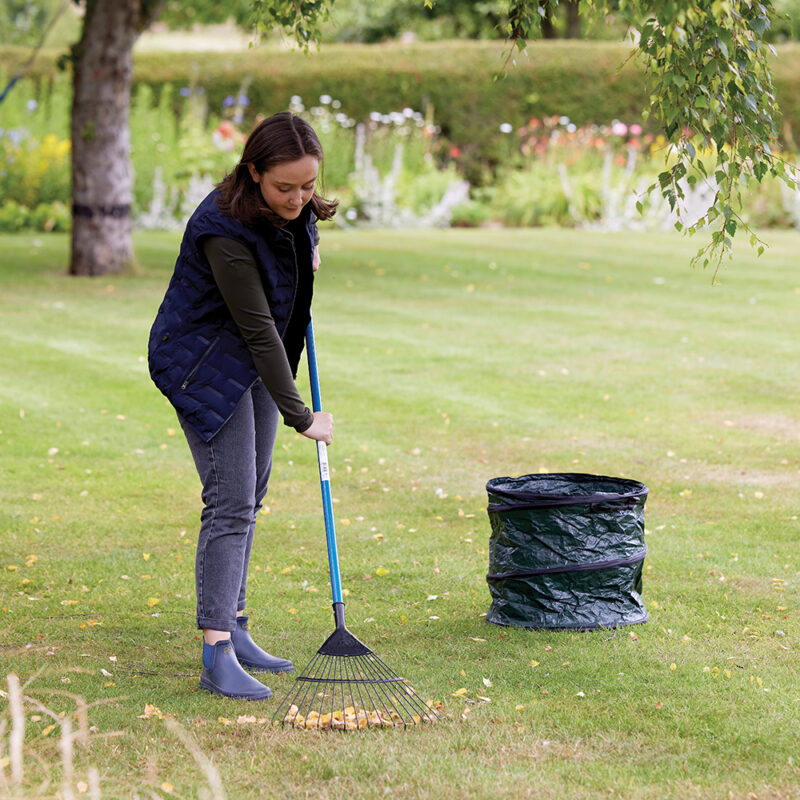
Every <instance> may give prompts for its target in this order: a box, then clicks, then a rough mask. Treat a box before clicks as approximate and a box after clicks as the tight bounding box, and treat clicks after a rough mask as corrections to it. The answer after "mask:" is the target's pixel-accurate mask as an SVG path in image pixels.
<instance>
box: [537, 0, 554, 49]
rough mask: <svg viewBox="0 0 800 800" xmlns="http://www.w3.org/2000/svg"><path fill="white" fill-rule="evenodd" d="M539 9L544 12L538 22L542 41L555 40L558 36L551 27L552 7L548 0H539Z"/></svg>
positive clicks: (552, 26)
mask: <svg viewBox="0 0 800 800" xmlns="http://www.w3.org/2000/svg"><path fill="white" fill-rule="evenodd" d="M539 7H540V8H542V9H543V10H544V14H543V15H542V16H541V19H540V20H539V28H540V30H541V32H542V38H543V39H556V38H557V37H558V34H557V33H556V29H555V27H554V25H553V6H552V5H551V4H550V0H540V2H539Z"/></svg>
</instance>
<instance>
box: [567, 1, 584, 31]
mask: <svg viewBox="0 0 800 800" xmlns="http://www.w3.org/2000/svg"><path fill="white" fill-rule="evenodd" d="M564 5H565V6H566V12H567V25H566V29H565V30H564V38H566V39H580V38H581V19H580V16H579V11H580V8H579V6H578V0H566V2H565V3H564Z"/></svg>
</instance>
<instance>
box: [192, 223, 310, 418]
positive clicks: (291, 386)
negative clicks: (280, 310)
mask: <svg viewBox="0 0 800 800" xmlns="http://www.w3.org/2000/svg"><path fill="white" fill-rule="evenodd" d="M203 252H204V253H205V256H206V258H207V259H208V263H209V264H210V265H211V271H212V273H213V275H214V280H215V281H216V282H217V286H218V287H219V290H220V293H221V294H222V297H223V298H224V300H225V303H226V305H227V306H228V309H229V310H230V312H231V316H232V317H233V319H234V321H235V322H236V324H237V326H238V327H239V332H240V333H241V334H242V338H243V339H244V340H245V343H246V344H247V347H248V349H249V350H250V355H251V356H252V357H253V363H254V364H255V367H256V371H257V372H258V375H259V377H260V378H261V380H262V381H263V382H264V386H265V387H266V388H267V391H268V392H269V393H270V395H271V396H272V399H273V400H274V401H275V405H277V406H278V411H280V414H281V416H282V417H283V421H284V422H285V423H286V424H287V425H289V426H290V427H292V428H294V429H295V430H296V431H297V432H298V433H302V432H303V431H306V430H308V428H310V427H311V423H312V422H313V421H314V415H313V414H312V412H311V410H310V409H309V408H308V407H307V406H306V405H305V403H303V400H302V399H301V397H300V393H299V392H298V391H297V386H296V385H295V382H294V378H293V377H292V370H291V368H290V366H289V360H288V359H287V357H286V350H285V349H284V347H283V342H282V341H281V337H280V335H279V334H278V329H277V327H276V326H275V320H274V319H273V316H272V312H271V311H270V308H269V303H268V302H267V296H266V294H265V292H264V286H263V284H262V283H261V276H260V274H259V272H258V267H257V266H256V262H255V259H254V257H253V254H252V253H251V252H250V250H249V249H248V248H247V247H246V246H245V245H243V244H242V243H241V242H237V241H235V240H233V239H228V238H227V237H225V236H211V237H209V238H208V239H206V240H205V241H204V242H203Z"/></svg>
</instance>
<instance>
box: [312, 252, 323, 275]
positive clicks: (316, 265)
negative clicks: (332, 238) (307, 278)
mask: <svg viewBox="0 0 800 800" xmlns="http://www.w3.org/2000/svg"><path fill="white" fill-rule="evenodd" d="M321 263H322V260H321V259H320V257H319V245H315V247H314V260H313V261H312V262H311V266H312V267H313V268H314V272H316V271H317V270H318V269H319V265H320V264H321Z"/></svg>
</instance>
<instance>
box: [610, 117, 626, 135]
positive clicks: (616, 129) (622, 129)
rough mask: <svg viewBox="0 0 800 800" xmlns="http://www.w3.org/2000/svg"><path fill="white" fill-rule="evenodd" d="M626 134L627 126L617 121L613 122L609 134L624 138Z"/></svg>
mask: <svg viewBox="0 0 800 800" xmlns="http://www.w3.org/2000/svg"><path fill="white" fill-rule="evenodd" d="M627 132H628V126H627V125H626V124H625V123H624V122H620V121H619V120H615V121H614V124H613V125H612V126H611V133H613V134H614V135H615V136H625V134H626V133H627Z"/></svg>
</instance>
